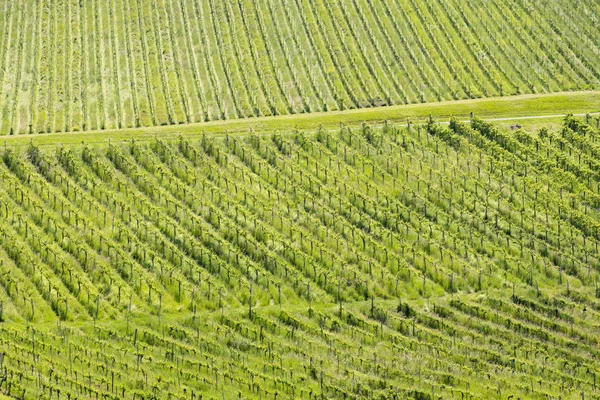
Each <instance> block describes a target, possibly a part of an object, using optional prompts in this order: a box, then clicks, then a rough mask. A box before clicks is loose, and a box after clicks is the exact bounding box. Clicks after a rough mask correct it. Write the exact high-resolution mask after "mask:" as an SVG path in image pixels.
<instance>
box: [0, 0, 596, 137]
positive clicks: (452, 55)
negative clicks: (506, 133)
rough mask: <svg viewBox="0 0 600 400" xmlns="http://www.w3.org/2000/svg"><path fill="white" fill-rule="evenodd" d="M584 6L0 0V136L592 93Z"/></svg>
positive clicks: (591, 19) (589, 4) (590, 8)
mask: <svg viewBox="0 0 600 400" xmlns="http://www.w3.org/2000/svg"><path fill="white" fill-rule="evenodd" d="M598 15H600V4H599V3H598V2H597V1H586V2H582V1H579V2H572V1H564V0H559V1H552V2H535V1H530V0H519V1H507V0H502V1H495V2H489V1H483V0H476V1H471V2H467V3H465V2H460V1H457V0H443V1H442V0H428V1H416V0H393V1H383V0H375V1H371V0H368V1H367V0H351V1H344V0H318V1H307V0H292V1H284V2H278V1H273V0H264V1H259V2H256V1H250V0H226V1H215V0H207V1H199V0H159V1H141V0H106V1H100V0H89V1H80V0H79V1H78V0H35V1H34V0H23V1H3V2H1V4H0V64H1V65H0V134H21V133H41V132H70V131H86V130H96V129H114V128H122V127H136V126H156V125H170V124H180V123H187V122H201V121H208V120H219V119H228V118H244V117H253V116H263V115H281V114H292V113H304V112H314V111H323V110H341V109H348V108H361V107H372V106H381V105H390V104H404V103H418V102H430V101H438V100H449V99H464V98H475V97H486V96H501V95H508V94H519V93H542V92H555V91H559V90H561V91H562V90H576V89H579V90H581V89H591V88H594V89H598V88H599V87H600V82H599V80H600V67H599V66H600V50H599V48H600V45H599V43H600V30H598V29H596V27H597V24H598Z"/></svg>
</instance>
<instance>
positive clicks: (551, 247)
mask: <svg viewBox="0 0 600 400" xmlns="http://www.w3.org/2000/svg"><path fill="white" fill-rule="evenodd" d="M599 156H600V133H599V132H598V130H597V129H595V128H592V127H590V126H588V125H586V124H585V123H583V122H580V121H578V120H576V119H574V118H567V119H566V120H565V122H564V126H563V128H562V129H561V130H560V131H556V132H549V131H547V130H541V131H539V132H537V133H528V132H524V131H517V132H516V133H510V134H509V133H506V132H503V131H501V130H499V129H497V128H495V127H494V126H493V125H491V124H489V123H486V122H484V121H482V120H478V119H475V120H474V121H473V122H472V123H471V124H467V123H461V122H458V121H456V120H453V121H452V122H451V124H450V126H449V127H448V126H441V125H436V124H429V125H427V126H414V125H413V126H411V127H409V128H401V129H400V128H395V127H393V126H391V125H384V126H383V127H382V128H371V127H369V126H363V127H362V128H343V129H341V130H339V131H338V132H336V133H331V132H325V131H317V132H312V133H300V132H295V133H294V132H291V133H290V134H285V135H268V136H256V135H250V136H247V137H243V138H242V137H237V138H236V137H229V136H227V137H223V138H208V137H203V138H201V139H200V140H197V141H188V140H185V139H184V138H181V139H180V140H175V141H161V140H159V139H157V140H154V141H151V142H143V143H140V142H136V141H131V142H124V143H119V144H115V143H113V144H110V145H108V146H97V147H92V146H86V145H83V146H74V147H62V148H55V149H51V150H48V149H44V148H37V147H34V146H30V148H29V149H28V150H27V151H26V152H25V151H23V152H21V153H19V152H18V151H15V150H13V149H11V148H10V147H9V148H5V149H4V151H3V152H2V163H1V164H0V215H1V218H0V304H1V312H0V320H2V321H3V322H2V323H1V324H0V326H1V327H2V329H0V354H1V355H2V358H1V359H0V392H2V393H5V394H9V395H12V396H23V395H24V397H25V398H34V397H35V398H38V396H39V395H42V396H44V397H45V398H53V396H54V397H56V396H57V394H58V393H59V396H61V398H75V397H77V398H96V397H103V398H114V399H117V398H119V399H120V398H151V397H152V396H156V397H157V398H167V396H168V397H169V398H177V399H190V398H192V399H194V398H196V399H197V398H200V395H202V396H204V397H202V398H204V399H206V398H219V399H220V398H238V397H242V398H263V399H264V398H268V399H275V398H277V399H281V398H298V397H300V398H311V397H317V398H382V399H383V398H388V399H392V398H396V399H400V398H415V399H427V398H432V399H433V398H435V399H437V398H438V397H440V396H441V397H442V398H452V397H454V398H480V399H489V398H507V397H508V396H511V395H512V396H514V398H517V397H521V398H540V399H545V398H547V397H548V396H550V397H552V398H557V397H562V398H574V399H575V398H576V399H580V398H582V396H584V397H585V398H593V397H592V396H594V395H595V393H597V388H596V375H597V373H599V372H600V370H599V368H600V364H599V362H598V360H599V359H600V358H599V355H600V354H599V350H598V340H599V337H598V334H597V332H598V326H599V324H600V300H599V298H600V290H599V289H598V275H599V273H600V253H599V252H598V241H599V240H600V231H599V229H598V228H599V227H600V218H599V215H600V209H599V206H600V195H599V190H600V186H599V182H600V180H599V179H598V178H599V175H600V163H599V162H598V159H599Z"/></svg>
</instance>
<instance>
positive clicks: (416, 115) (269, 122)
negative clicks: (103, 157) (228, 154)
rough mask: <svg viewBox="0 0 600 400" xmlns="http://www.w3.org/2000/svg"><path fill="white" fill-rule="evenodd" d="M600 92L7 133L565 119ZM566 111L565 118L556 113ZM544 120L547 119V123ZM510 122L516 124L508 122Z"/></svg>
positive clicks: (45, 138) (148, 134) (234, 130)
mask: <svg viewBox="0 0 600 400" xmlns="http://www.w3.org/2000/svg"><path fill="white" fill-rule="evenodd" d="M599 104H600V92H596V91H592V92H568V93H552V94H545V95H521V96H513V97H504V98H493V99H475V100H462V101H447V102H440V103H427V104H419V105H404V106H391V107H380V108H374V109H359V110H346V111H336V112H326V113H313V114H309V115H288V116H278V117H260V118H250V119H238V120H228V121H215V122H205V123H197V124H186V125H177V126H161V127H155V128H132V129H119V130H105V131H90V132H85V133H83V132H81V133H68V134H45V135H33V136H29V135H28V136H9V137H5V138H3V139H4V143H6V144H7V145H11V146H13V145H15V146H16V145H19V146H22V145H26V144H29V143H30V142H32V143H35V144H36V145H62V144H74V143H81V142H85V143H88V144H95V143H107V142H108V141H113V142H116V141H121V140H130V139H131V138H135V139H136V140H151V139H153V138H154V137H155V136H158V137H161V138H163V139H166V140H167V139H169V138H171V139H172V138H177V137H178V136H179V135H184V137H186V138H189V139H193V138H198V137H200V136H202V135H204V134H209V135H221V136H222V135H225V134H230V135H234V134H240V133H241V134H248V133H249V132H250V131H252V132H255V133H272V132H276V131H279V132H286V131H291V130H294V129H299V130H314V129H317V128H318V127H322V128H323V129H337V128H338V127H339V126H340V124H344V125H349V126H352V125H359V124H360V123H362V122H366V123H369V124H381V123H383V122H384V121H388V122H390V123H400V124H406V123H407V120H410V121H412V123H422V122H424V121H426V120H427V119H428V118H429V116H430V115H435V116H436V118H437V119H438V120H449V119H450V117H457V118H461V119H468V118H469V117H470V113H471V112H473V114H474V115H476V116H478V117H480V118H519V117H523V120H522V121H520V123H521V124H527V123H528V122H527V121H528V119H527V117H531V116H546V117H544V120H547V119H553V120H554V121H555V122H556V121H560V119H561V118H562V116H564V115H566V114H586V113H591V114H594V115H597V113H598V112H600V106H599ZM556 115H560V116H561V117H558V118H557V117H554V118H552V116H556ZM542 123H543V122H542ZM506 124H515V121H508V122H507V123H506Z"/></svg>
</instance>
